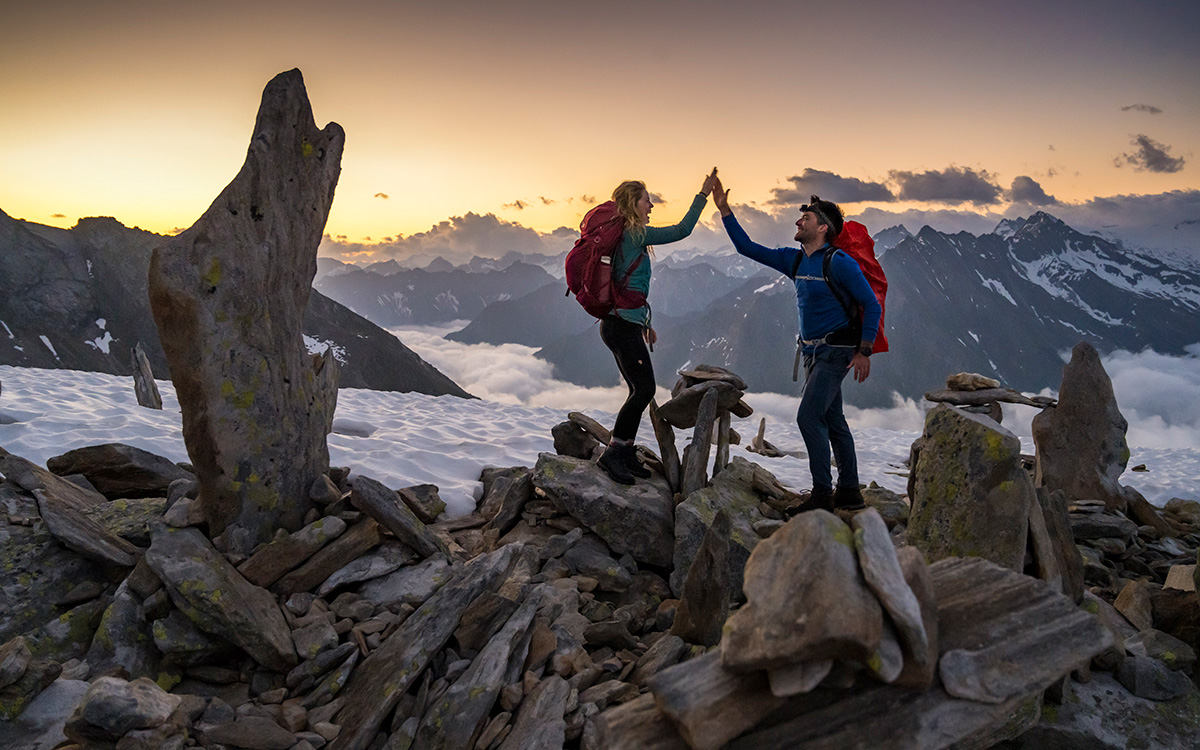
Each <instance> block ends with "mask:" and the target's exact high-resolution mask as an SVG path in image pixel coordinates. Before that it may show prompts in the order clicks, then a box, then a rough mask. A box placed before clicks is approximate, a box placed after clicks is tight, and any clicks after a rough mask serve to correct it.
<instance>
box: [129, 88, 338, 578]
mask: <svg viewBox="0 0 1200 750" xmlns="http://www.w3.org/2000/svg"><path fill="white" fill-rule="evenodd" d="M344 143H345V134H344V132H343V131H342V128H341V127H340V126H339V125H337V124H336V123H330V124H329V125H327V126H326V127H325V129H324V130H318V129H317V126H316V123H315V122H314V121H313V115H312V107H311V106H310V105H309V102H308V95H307V93H306V91H305V88H304V80H303V77H302V76H301V74H300V71H299V70H290V71H287V72H285V73H280V74H279V75H278V76H276V77H275V78H273V79H272V80H271V81H270V82H269V83H268V84H267V86H266V88H265V89H264V91H263V98H262V104H261V106H260V107H259V111H258V117H257V119H256V121H255V125H254V134H253V136H252V137H251V139H250V147H249V149H248V150H247V154H246V161H245V163H244V164H243V166H242V168H241V171H239V172H238V175H237V176H236V177H235V178H234V179H233V181H232V182H231V183H230V184H229V185H228V186H227V187H226V188H225V189H224V190H223V191H222V192H221V194H220V195H219V196H217V199H216V200H215V201H213V204H212V205H211V206H210V207H209V209H208V210H207V211H206V212H205V213H204V215H203V216H201V217H200V219H199V220H197V222H196V223H195V224H194V225H192V226H191V227H190V228H189V229H187V230H185V231H183V232H182V233H180V234H178V235H176V236H175V237H173V238H171V239H169V240H168V241H167V242H166V243H165V244H164V245H163V246H161V247H159V248H157V249H156V250H155V251H154V254H153V256H152V258H151V261H150V274H149V278H150V306H151V310H152V311H153V313H154V320H155V323H156V324H157V325H158V330H159V340H160V342H161V343H162V346H163V351H164V352H165V354H166V358H167V362H168V364H169V366H170V369H171V377H172V380H173V381H174V384H175V391H176V394H177V395H178V398H179V403H180V407H181V408H182V411H183V435H184V442H185V443H186V444H187V449H188V455H189V456H190V457H191V460H192V464H193V465H194V466H195V469H196V476H197V479H198V480H199V482H200V488H201V490H200V497H201V498H202V501H203V507H204V515H205V519H206V520H207V521H208V524H209V527H210V529H211V530H212V533H214V534H223V533H225V529H226V527H227V526H229V527H232V532H231V533H229V534H226V538H227V540H228V543H229V545H230V549H232V550H235V551H237V552H241V553H243V554H247V553H249V552H250V550H251V549H253V547H254V546H255V545H256V544H258V543H259V542H266V541H269V540H270V539H271V536H272V534H273V533H274V531H275V529H276V528H280V527H282V528H285V529H287V530H289V531H295V530H296V529H299V528H300V527H301V526H303V525H304V516H305V514H306V513H307V512H308V510H309V509H310V508H311V507H312V501H311V500H310V499H309V498H308V488H309V487H310V486H312V483H313V480H315V479H316V478H317V477H318V476H320V475H321V474H322V473H324V472H325V471H326V470H328V468H329V449H328V446H327V444H326V441H325V436H326V435H327V434H328V432H329V429H330V426H331V424H332V420H333V412H332V402H333V399H334V398H336V395H335V394H330V393H329V390H330V388H329V386H330V385H331V383H330V381H329V378H328V377H322V370H323V369H324V368H325V367H327V366H328V367H333V366H335V365H334V363H333V362H332V357H328V356H327V357H326V358H322V359H317V360H314V358H313V357H312V356H311V355H309V353H308V351H307V349H306V347H305V345H304V341H303V338H302V334H303V320H304V312H305V309H306V307H307V306H308V302H309V296H310V293H311V290H312V280H313V276H314V275H315V274H316V254H317V246H318V245H319V244H320V242H321V236H322V233H323V231H324V227H325V221H326V218H327V217H328V215H329V207H330V205H331V204H332V202H333V192H334V188H335V187H336V186H337V178H338V174H339V173H340V171H341V157H342V148H343V145H344ZM327 361H328V362H329V364H328V365H326V364H325V363H326V362H327Z"/></svg>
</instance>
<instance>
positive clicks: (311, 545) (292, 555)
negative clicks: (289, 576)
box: [238, 516, 346, 588]
mask: <svg viewBox="0 0 1200 750" xmlns="http://www.w3.org/2000/svg"><path fill="white" fill-rule="evenodd" d="M345 530H346V522H345V521H343V520H342V519H340V518H338V517H337V516H323V517H321V518H318V519H317V520H315V521H313V522H312V523H310V524H309V525H307V526H305V527H304V528H302V529H300V530H299V531H296V532H295V533H292V534H288V535H286V536H284V537H281V538H279V539H274V540H272V541H271V542H270V543H268V544H265V545H263V546H261V547H259V548H258V549H257V550H255V551H254V554H253V555H251V556H250V558H249V559H248V560H246V562H244V563H242V564H241V565H239V566H238V572H239V573H241V574H242V575H243V576H244V577H245V578H246V580H247V581H249V582H250V583H253V584H254V585H255V586H263V587H264V588H265V587H267V586H270V585H271V584H272V583H275V582H276V581H278V580H279V579H280V578H282V577H283V576H284V575H285V574H286V573H288V572H290V571H292V570H294V569H295V568H298V567H299V566H301V565H303V564H304V561H305V560H307V559H308V558H310V557H312V556H313V555H314V554H315V553H316V552H317V550H319V549H321V548H322V547H324V546H325V545H326V544H328V543H330V542H331V541H333V540H334V539H337V538H338V537H339V536H341V535H342V532H344V531H345Z"/></svg>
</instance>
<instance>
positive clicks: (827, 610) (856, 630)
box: [721, 510, 883, 671]
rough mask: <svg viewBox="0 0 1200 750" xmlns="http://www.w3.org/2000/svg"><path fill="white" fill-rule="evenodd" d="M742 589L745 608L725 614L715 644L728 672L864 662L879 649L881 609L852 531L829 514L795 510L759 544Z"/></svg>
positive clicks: (881, 625)
mask: <svg viewBox="0 0 1200 750" xmlns="http://www.w3.org/2000/svg"><path fill="white" fill-rule="evenodd" d="M742 585H743V589H744V590H745V592H746V599H747V602H746V605H745V606H743V607H742V608H741V609H739V610H738V611H736V612H734V613H733V614H732V615H730V616H729V620H728V621H727V623H726V625H725V637H724V640H722V642H721V654H722V663H723V664H724V665H725V667H727V668H729V669H733V670H738V671H747V670H752V669H773V668H778V667H781V666H784V665H786V664H790V663H795V662H801V661H810V660H813V659H829V658H834V659H846V660H855V661H859V662H861V663H866V662H867V661H868V660H869V659H870V658H871V656H872V655H874V654H875V652H876V650H877V649H878V648H879V640H880V638H881V635H882V629H883V610H882V609H881V608H880V606H879V602H878V600H876V598H875V596H874V594H872V593H871V591H870V590H869V589H868V588H867V584H866V581H865V580H863V576H862V572H861V570H860V569H859V566H858V558H857V555H856V554H855V550H854V534H853V532H852V531H851V530H850V528H849V527H848V526H846V524H844V523H842V521H841V520H839V519H838V518H837V516H835V515H833V514H832V513H827V512H825V511H821V510H815V511H810V512H808V513H802V514H800V515H799V516H797V517H795V518H793V519H792V520H791V521H789V522H788V523H787V524H785V525H784V527H783V528H782V529H780V530H779V531H777V532H775V534H773V535H772V536H771V537H770V538H769V539H764V540H763V541H762V542H760V543H759V545H758V546H757V547H755V548H754V552H753V553H751V555H750V560H749V562H747V563H746V575H745V579H744V581H743V584H742ZM798 623H803V625H804V626H803V627H797V624H798Z"/></svg>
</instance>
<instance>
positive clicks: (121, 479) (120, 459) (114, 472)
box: [46, 443, 194, 500]
mask: <svg viewBox="0 0 1200 750" xmlns="http://www.w3.org/2000/svg"><path fill="white" fill-rule="evenodd" d="M46 468H47V469H49V470H50V471H52V472H54V473H55V474H57V475H59V476H62V477H65V476H69V475H71V474H82V475H84V476H85V477H87V480H88V481H89V482H91V483H92V486H93V487H95V488H96V490H97V491H98V492H100V493H101V494H102V495H104V496H105V497H107V498H108V499H110V500H115V499H117V498H122V497H166V496H167V488H168V487H170V486H171V482H174V481H175V480H176V479H193V478H194V477H193V476H192V473H191V472H190V471H185V470H184V469H182V468H180V467H179V466H177V465H176V464H175V463H174V462H172V461H171V460H170V459H167V458H163V457H162V456H158V455H155V454H153V453H151V452H149V451H144V450H142V449H141V448H135V447H133V446H132V445H123V444H121V443H105V444H103V445H89V446H86V447H84V448H76V449H75V450H70V451H67V452H66V453H64V454H62V455H61V456H53V457H51V458H48V459H46Z"/></svg>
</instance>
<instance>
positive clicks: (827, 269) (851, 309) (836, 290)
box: [821, 247, 858, 320]
mask: <svg viewBox="0 0 1200 750" xmlns="http://www.w3.org/2000/svg"><path fill="white" fill-rule="evenodd" d="M841 252H842V251H841V250H838V249H837V248H836V247H831V248H830V249H829V250H826V251H825V257H824V258H822V259H821V276H823V277H824V278H825V283H826V284H827V285H829V291H831V292H833V296H834V297H835V298H836V299H837V301H838V304H839V305H841V306H842V310H843V311H845V313H846V317H848V318H850V319H851V320H854V315H855V313H857V312H858V306H857V305H851V304H850V301H849V300H847V299H846V296H847V294H846V290H844V289H842V287H841V285H840V284H838V283H837V282H835V281H834V280H833V274H832V273H831V271H832V266H833V256H834V255H837V254H838V253H841ZM842 254H843V255H845V253H842Z"/></svg>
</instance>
